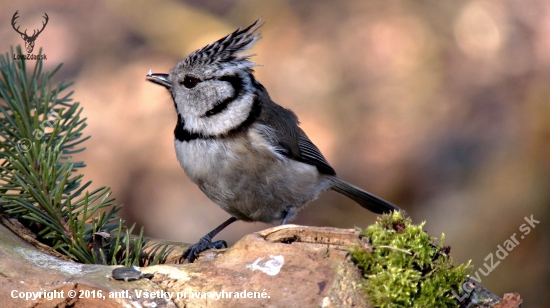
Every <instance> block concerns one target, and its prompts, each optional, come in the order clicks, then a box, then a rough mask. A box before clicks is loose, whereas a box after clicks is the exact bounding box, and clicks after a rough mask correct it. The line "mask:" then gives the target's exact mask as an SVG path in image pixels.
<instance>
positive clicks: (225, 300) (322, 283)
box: [0, 220, 521, 308]
mask: <svg viewBox="0 0 550 308" xmlns="http://www.w3.org/2000/svg"><path fill="white" fill-rule="evenodd" d="M3 224H4V225H6V224H8V225H9V224H10V221H9V220H4V222H3ZM14 228H15V230H16V229H17V226H16V225H13V224H12V225H11V226H10V229H14ZM10 229H8V228H6V227H5V226H1V225H0V247H1V249H0V251H1V253H0V280H1V281H2V282H1V283H0V296H1V298H2V307H372V306H370V305H369V301H368V298H367V296H366V294H365V293H364V291H363V289H362V288H361V287H360V285H361V283H362V279H363V278H362V276H361V273H360V271H359V270H358V268H357V267H356V266H355V265H354V263H353V262H352V261H351V260H350V256H349V254H348V250H349V249H350V248H351V247H357V246H359V247H362V248H363V249H365V250H367V251H369V250H370V246H369V244H368V243H367V241H366V240H365V239H363V240H362V239H360V238H359V236H358V232H357V231H356V230H344V229H335V228H326V227H325V228H320V227H305V226H296V225H285V226H280V227H275V228H271V229H267V230H264V231H261V232H257V233H253V234H249V235H246V236H245V237H243V238H242V239H241V240H240V241H238V242H237V243H236V244H235V245H233V246H232V247H230V248H229V249H226V250H219V251H207V252H204V253H202V254H201V255H200V258H199V259H198V260H197V261H196V262H195V263H193V264H175V263H177V262H178V259H179V256H180V255H181V253H182V251H183V250H184V249H185V248H186V247H188V244H181V243H174V242H166V241H158V240H151V241H150V242H149V245H148V246H147V249H146V253H147V255H146V256H144V257H145V258H148V259H153V258H154V257H155V254H157V253H159V251H160V247H162V246H164V245H165V244H168V245H169V249H168V251H167V254H166V255H165V256H164V258H163V262H164V264H162V265H155V266H150V267H142V268H141V269H140V270H141V271H142V273H143V274H152V278H151V279H146V278H142V279H139V280H136V281H119V280H114V279H113V278H112V271H113V269H114V268H116V267H114V266H102V265H86V264H79V263H75V262H72V261H68V260H64V259H63V258H60V257H58V256H54V255H52V254H50V253H49V251H48V248H47V247H41V246H40V245H32V244H31V243H29V242H28V241H25V240H23V239H22V238H21V237H20V236H18V235H16V234H15V233H14V232H13V231H10ZM16 232H17V233H18V234H19V233H20V232H19V231H17V230H16ZM31 242H32V239H31ZM474 289H476V291H474V292H472V293H476V292H477V293H479V291H481V290H482V288H481V287H480V286H475V288H474ZM483 290H484V289H483ZM489 294H490V293H489ZM73 295H75V296H73ZM26 296H27V297H28V298H25V297H26ZM475 296H477V295H475ZM475 296H474V295H471V296H469V297H467V298H465V299H463V302H462V304H463V305H464V306H463V307H500V308H504V307H507V308H512V307H520V304H521V299H519V296H518V295H517V294H507V295H505V296H504V299H503V300H500V299H498V298H497V297H494V295H492V294H491V295H490V296H493V297H494V298H496V299H498V301H496V300H492V303H491V304H486V305H485V306H482V305H481V304H482V303H481V302H479V300H480V297H477V298H476V297H475ZM48 297H55V298H52V299H49V298H48ZM471 298H476V301H478V305H477V306H476V305H473V304H472V303H471V300H470V299H471ZM486 298H489V297H486Z"/></svg>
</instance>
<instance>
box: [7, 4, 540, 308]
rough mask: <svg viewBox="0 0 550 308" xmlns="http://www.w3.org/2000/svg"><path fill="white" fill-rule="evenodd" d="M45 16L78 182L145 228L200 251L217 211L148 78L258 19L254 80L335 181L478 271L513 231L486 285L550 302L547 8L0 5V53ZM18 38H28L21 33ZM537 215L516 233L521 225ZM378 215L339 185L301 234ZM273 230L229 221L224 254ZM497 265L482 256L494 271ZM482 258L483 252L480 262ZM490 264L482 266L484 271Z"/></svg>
mask: <svg viewBox="0 0 550 308" xmlns="http://www.w3.org/2000/svg"><path fill="white" fill-rule="evenodd" d="M16 10H19V15H20V16H21V17H20V18H19V19H18V25H21V30H23V29H25V28H28V29H29V31H28V32H30V33H32V29H34V28H39V27H40V26H41V22H42V15H43V13H44V12H46V13H47V14H48V15H49V17H50V20H49V23H48V25H47V26H46V29H45V30H44V32H43V33H41V34H40V35H39V37H38V39H37V41H36V47H35V51H34V52H35V53H37V52H38V48H39V47H43V48H44V53H45V54H46V55H47V61H45V63H46V66H47V67H48V69H53V68H54V67H55V66H56V65H57V64H58V63H59V62H64V63H65V65H64V67H63V69H62V70H61V72H60V74H59V76H58V77H59V79H61V78H65V79H67V80H70V81H75V86H74V87H73V90H74V91H75V95H74V96H73V97H74V98H75V100H77V101H80V102H81V103H82V106H83V107H84V115H85V116H86V117H87V118H88V128H87V129H86V132H87V134H89V135H92V139H91V140H89V141H88V142H87V143H86V147H87V150H86V151H85V152H84V153H83V154H82V155H80V156H79V157H78V158H79V159H82V160H84V161H85V162H86V164H87V165H88V167H87V168H85V169H84V174H85V175H86V176H85V179H86V180H92V181H93V183H94V184H93V185H94V187H98V186H103V185H106V186H110V187H112V189H113V191H114V196H115V197H116V198H117V203H119V204H120V203H122V204H125V207H124V209H123V211H122V212H121V213H120V214H121V216H122V217H124V218H125V219H126V220H127V222H128V223H132V222H137V223H138V225H139V226H145V230H146V235H148V236H152V237H158V238H165V239H170V240H177V241H185V242H195V241H196V240H197V239H198V238H199V237H201V236H202V235H204V234H205V233H206V232H208V231H210V230H211V229H212V228H214V227H215V226H217V225H218V224H219V223H221V222H222V221H223V220H225V219H226V218H227V217H228V215H227V214H226V213H224V212H223V211H222V210H221V209H219V208H218V207H217V206H216V205H214V204H213V203H212V202H211V201H209V200H208V199H207V198H206V197H205V196H204V195H203V194H202V193H201V192H200V190H199V189H198V188H197V187H196V186H195V185H194V184H193V183H191V182H190V180H189V179H187V177H186V175H185V174H184V172H183V170H182V169H181V168H180V167H179V164H178V162H177V160H176V156H175V153H174V149H173V129H174V126H175V122H176V114H175V112H174V110H173V108H174V107H173V104H172V102H171V99H170V96H169V94H168V93H167V91H166V90H164V89H163V88H161V87H159V86H156V85H153V84H151V83H148V82H145V75H146V74H147V72H148V71H149V69H152V70H153V72H156V73H161V72H166V73H168V72H169V70H170V69H171V68H172V67H173V66H174V65H175V64H176V63H177V62H178V61H179V60H181V59H182V58H184V57H185V56H186V55H187V54H188V53H189V52H191V51H193V50H195V49H197V48H199V47H202V46H203V45H204V44H206V43H209V42H211V41H214V40H217V39H218V38H220V37H222V36H224V35H225V34H227V33H229V32H231V31H233V30H235V29H236V28H237V27H239V26H247V25H249V24H251V23H252V22H253V21H254V20H256V19H257V18H259V17H262V18H263V20H264V21H265V25H264V27H263V29H262V34H263V39H262V40H260V41H259V42H258V43H257V45H256V46H255V47H254V48H253V50H252V51H251V52H252V53H254V54H257V56H255V57H254V58H253V60H254V61H255V62H256V63H259V64H260V65H261V66H259V67H257V68H256V77H257V79H258V80H259V81H260V82H261V83H263V84H264V86H266V88H267V89H268V90H269V92H270V94H271V97H272V98H273V99H274V100H275V101H276V102H277V103H279V104H281V105H283V106H285V107H287V108H291V109H293V110H294V111H295V112H296V113H297V114H298V116H299V117H300V120H301V122H302V123H303V124H302V127H303V128H304V130H305V131H306V132H307V133H308V135H309V136H310V138H311V139H312V140H313V141H314V142H315V143H316V144H317V145H318V147H319V148H320V149H321V151H322V152H323V153H324V154H325V156H326V157H327V159H328V161H329V162H330V163H331V164H332V165H333V167H334V168H335V169H336V170H337V172H338V174H339V175H340V177H342V178H344V179H346V180H349V181H350V182H352V183H354V184H356V185H358V186H361V187H363V188H365V189H367V190H369V191H370V192H373V193H375V194H377V195H379V196H381V197H383V198H385V199H388V200H390V201H392V202H393V203H395V204H397V205H399V206H401V207H403V208H404V209H406V210H407V211H408V213H409V214H410V215H411V216H412V218H413V220H414V221H415V222H417V223H419V222H421V221H427V224H426V227H425V228H426V229H427V230H428V231H429V232H430V233H431V234H433V235H434V236H437V237H440V235H441V233H442V232H443V233H445V235H446V244H448V245H451V246H452V255H453V257H454V258H455V259H456V260H457V261H458V262H467V261H468V260H472V264H473V270H474V271H475V270H477V269H478V268H480V267H481V268H482V269H483V270H484V271H485V272H487V269H485V266H483V263H484V262H485V260H484V258H485V257H486V256H487V255H488V254H490V253H495V251H496V250H497V245H499V244H500V245H502V244H503V243H504V241H506V240H507V239H509V238H510V237H511V236H512V235H513V234H514V233H516V238H517V239H518V240H519V241H520V244H519V245H518V246H517V247H516V248H515V249H514V250H513V251H512V252H510V253H509V255H508V256H507V257H506V258H505V259H504V260H502V261H501V262H500V264H498V266H497V267H496V268H495V269H494V270H493V271H492V272H491V273H490V274H489V275H488V276H487V277H484V276H483V275H480V278H481V279H482V284H483V285H485V286H486V287H488V288H489V289H490V290H492V291H493V292H495V293H497V294H500V295H502V294H503V293H504V292H511V291H517V292H520V293H521V295H522V297H523V298H524V299H525V306H526V307H547V305H548V304H547V303H548V302H549V301H550V296H549V293H550V270H549V260H550V227H549V226H550V212H549V211H548V205H549V203H550V2H548V1H547V0H528V1H512V0H502V1H484V0H473V1H440V0H438V1H436V0H432V1H427V0H426V1H387V0H377V1H338V2H337V1H262V2H259V1H229V0H228V1H217V0H208V1H200V0H188V1H164V2H153V1H145V0H138V1H128V0H123V1H94V2H92V1H86V2H85V1H78V2H77V1H40V2H25V3H22V2H18V3H16V2H14V1H6V0H2V10H1V12H0V47H1V48H0V50H1V51H2V52H3V53H5V52H7V51H8V50H9V48H10V46H11V45H17V44H23V40H22V39H21V37H20V36H19V35H18V34H17V33H15V31H14V30H13V29H12V27H11V25H10V22H11V18H12V15H13V14H14V13H15V11H16ZM30 33H29V34H30ZM531 215H533V218H534V219H536V220H538V221H540V224H538V225H537V226H536V228H535V229H534V230H533V231H532V232H531V233H529V234H527V235H525V236H524V239H521V238H520V235H521V234H522V232H521V231H519V228H520V226H521V225H522V224H523V223H525V221H524V217H526V216H528V217H530V216H531ZM374 220H375V215H373V214H371V213H369V212H367V211H365V210H363V209H361V208H360V207H359V206H357V205H356V204H354V203H353V202H352V201H350V200H348V199H346V198H345V197H341V196H339V195H337V194H334V193H325V194H323V195H322V197H321V198H320V199H319V200H317V201H315V202H314V203H313V204H311V205H310V206H309V207H308V208H307V209H305V210H304V211H302V212H301V215H300V216H299V218H298V220H296V221H294V223H297V224H304V225H317V226H335V227H341V228H352V227H355V226H358V227H366V226H367V225H369V224H371V223H373V222H374ZM267 227H269V225H265V224H259V223H257V224H246V223H235V224H234V225H232V226H230V227H229V228H227V229H226V230H225V231H224V232H222V233H221V234H220V235H219V237H218V238H220V239H221V238H223V239H226V240H228V242H229V243H230V244H232V243H234V242H235V241H236V240H238V239H239V238H241V237H242V236H243V235H244V234H246V233H249V232H253V231H257V230H261V229H264V228H267ZM497 260H498V259H496V256H495V262H496V261H497ZM489 261H490V260H489ZM488 265H490V263H488Z"/></svg>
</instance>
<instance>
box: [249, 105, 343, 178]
mask: <svg viewBox="0 0 550 308" xmlns="http://www.w3.org/2000/svg"><path fill="white" fill-rule="evenodd" d="M258 122H259V123H262V124H265V125H266V126H268V127H270V128H272V129H273V130H274V131H275V138H273V142H274V143H276V144H274V146H275V147H276V148H277V152H278V153H279V154H282V155H284V156H286V157H288V158H290V159H294V160H297V161H300V162H303V163H306V164H309V165H313V166H315V167H316V168H317V170H318V171H319V172H320V173H322V174H326V175H336V172H335V171H334V169H333V168H332V167H331V166H330V165H329V163H328V162H327V160H326V159H325V157H324V156H323V154H321V151H319V149H318V148H317V147H316V146H315V144H313V142H311V140H309V138H308V137H307V135H306V134H305V133H304V131H303V130H302V129H301V128H300V127H298V118H297V117H296V115H295V114H294V112H292V111H291V110H288V109H285V108H283V107H281V106H279V105H277V104H275V103H273V102H271V101H270V102H263V104H262V113H261V114H260V117H259V119H258Z"/></svg>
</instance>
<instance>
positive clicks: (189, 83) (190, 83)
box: [180, 76, 201, 89]
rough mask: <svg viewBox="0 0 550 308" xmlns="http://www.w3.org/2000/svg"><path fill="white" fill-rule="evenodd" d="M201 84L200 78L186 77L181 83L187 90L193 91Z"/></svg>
mask: <svg viewBox="0 0 550 308" xmlns="http://www.w3.org/2000/svg"><path fill="white" fill-rule="evenodd" d="M199 82H201V80H200V79H198V78H195V77H192V76H185V78H183V81H180V84H182V85H183V86H184V87H186V88H187V89H191V88H194V87H195V86H196V85H197V83H199Z"/></svg>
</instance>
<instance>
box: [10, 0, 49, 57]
mask: <svg viewBox="0 0 550 308" xmlns="http://www.w3.org/2000/svg"><path fill="white" fill-rule="evenodd" d="M18 13H19V10H18V11H16V12H15V14H13V17H12V19H11V26H12V27H13V29H14V30H15V31H16V32H17V33H19V34H20V35H21V38H22V39H23V40H24V41H25V49H26V50H27V55H26V56H25V55H17V54H14V55H13V58H14V60H18V59H27V60H38V59H42V60H47V58H46V55H45V54H41V55H34V54H32V51H33V49H34V41H36V38H38V35H39V34H40V33H42V31H44V28H46V25H47V24H48V20H49V17H48V14H46V13H44V16H43V17H44V19H45V21H43V22H42V29H40V30H38V29H36V30H33V32H32V35H28V34H27V29H25V31H23V32H21V31H19V28H20V27H21V26H17V27H16V21H15V20H16V19H17V18H19V16H18V15H17V14H18Z"/></svg>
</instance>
